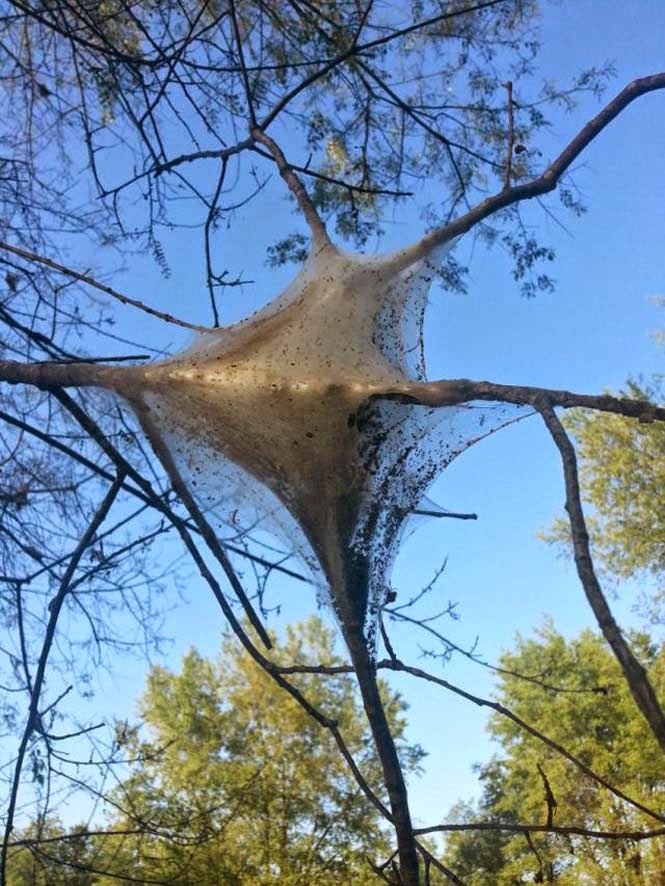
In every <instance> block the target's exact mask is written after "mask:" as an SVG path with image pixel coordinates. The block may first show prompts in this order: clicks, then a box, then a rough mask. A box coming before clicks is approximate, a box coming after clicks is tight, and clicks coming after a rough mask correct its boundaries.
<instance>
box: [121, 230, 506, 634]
mask: <svg viewBox="0 0 665 886" xmlns="http://www.w3.org/2000/svg"><path fill="white" fill-rule="evenodd" d="M448 246H449V244H447V245H446V246H444V247H440V248H439V249H438V250H437V251H435V252H434V253H432V254H431V256H430V257H429V258H428V259H426V260H421V261H419V262H417V263H416V264H414V265H412V266H411V267H408V268H406V269H402V270H399V271H395V270H394V265H395V262H394V258H395V256H384V257H376V258H370V257H364V256H359V255H349V254H343V253H341V252H339V251H337V250H336V249H333V248H329V249H324V250H322V251H320V252H319V253H318V254H312V255H311V256H310V257H309V258H308V259H307V261H306V262H305V264H304V266H303V267H302V269H301V271H300V273H299V274H298V275H297V277H296V278H295V279H294V280H293V282H292V283H291V284H290V285H289V286H288V287H287V288H286V290H285V291H284V292H283V293H282V294H281V295H280V296H279V297H278V298H277V299H276V300H275V301H273V302H272V303H270V304H269V305H268V306H267V307H265V308H263V309H262V310H261V311H259V312H257V313H256V314H254V315H253V316H251V317H249V318H248V319H246V320H243V321H242V322H240V323H237V324H234V325H232V326H229V327H226V328H220V329H213V330H210V331H209V332H205V333H203V334H202V335H200V336H199V337H198V338H197V340H196V341H195V342H194V344H193V345H192V346H191V347H189V348H188V349H187V350H185V351H183V352H182V353H179V354H176V355H175V356H174V357H172V358H170V359H168V360H164V361H161V362H158V363H154V364H152V365H149V366H142V367H131V368H130V369H128V370H127V373H128V374H125V375H124V381H123V386H122V388H123V389H122V393H123V394H124V396H125V397H127V399H129V400H130V402H131V403H132V404H133V405H134V408H135V409H136V411H137V412H138V414H139V416H140V417H141V421H142V424H143V426H144V429H145V431H146V433H147V435H148V437H149V438H150V439H151V440H152V442H153V444H155V448H156V450H157V452H158V453H160V452H161V453H162V455H163V453H164V451H165V450H166V451H168V453H169V456H170V461H171V462H172V464H171V465H170V470H171V471H173V470H175V471H177V473H178V474H179V477H180V479H181V480H182V481H183V482H184V483H185V484H186V486H187V487H188V489H189V491H190V493H191V494H192V496H193V498H194V499H195V501H196V502H197V504H198V506H199V507H200V508H201V510H202V511H203V512H204V514H205V515H206V518H207V520H208V521H209V523H210V524H211V526H212V527H213V529H214V531H215V532H216V533H217V535H218V537H219V539H220V541H221V542H223V543H229V542H231V543H233V542H237V541H239V540H241V539H243V538H247V537H250V536H252V535H253V536H254V537H255V538H256V537H260V538H268V536H271V537H273V538H277V539H278V540H279V544H280V545H281V546H282V549H283V550H284V551H285V552H288V553H290V554H293V555H295V556H297V557H298V558H299V559H300V561H301V562H302V563H304V564H306V566H307V567H308V569H309V571H310V573H311V575H312V578H313V580H314V581H315V583H316V585H317V586H318V588H319V591H320V593H321V594H322V596H323V597H324V598H325V599H326V600H329V601H330V602H331V603H332V606H333V608H334V609H335V611H336V612H337V615H338V617H339V618H340V620H341V622H342V626H343V627H346V628H348V627H349V625H354V626H355V628H356V629H357V628H358V627H359V626H360V628H361V629H362V630H363V631H364V635H365V638H366V640H367V642H368V643H369V644H370V645H373V641H374V634H375V626H376V612H377V610H378V607H379V606H380V605H381V604H382V603H383V601H384V599H385V590H386V587H387V583H388V581H389V578H390V571H391V568H392V563H393V560H394V558H395V555H396V552H397V549H398V546H399V541H400V537H401V534H402V530H403V528H404V525H405V523H406V521H407V518H408V517H409V516H410V515H411V514H412V513H413V512H414V510H417V509H418V505H419V502H421V500H422V499H423V496H424V494H425V492H426V490H427V488H428V487H429V486H430V484H431V483H432V481H433V480H434V478H435V477H436V476H437V474H438V473H440V472H441V471H442V470H443V469H444V468H445V467H446V465H448V464H449V463H450V462H451V461H452V460H453V459H454V458H455V457H456V456H457V455H459V454H460V453H461V452H462V451H463V450H465V449H466V448H468V447H469V446H471V445H472V444H473V443H474V442H476V441H477V440H479V439H481V438H482V437H484V436H487V435H488V434H489V433H492V432H493V431H495V430H497V429H498V428H499V427H501V426H502V425H504V424H506V423H508V422H510V421H512V420H513V419H514V418H515V416H516V414H517V412H518V408H517V407H512V406H508V407H506V406H503V405H501V406H485V405H478V404H476V405H473V404H470V405H467V404H465V405H457V406H442V407H439V408H432V407H429V406H425V405H422V404H421V403H419V402H418V399H417V391H416V392H415V396H414V389H413V388H412V389H411V391H410V392H409V393H408V394H406V393H405V391H404V389H405V387H406V386H407V385H408V384H412V383H414V382H416V383H417V382H425V381H426V376H425V365H424V355H423V316H424V312H425V306H426V302H427V296H428V292H429V289H430V284H431V282H432V278H433V276H434V275H435V272H436V265H437V264H438V263H439V262H440V260H441V258H442V256H443V254H444V253H445V252H446V251H447V248H448ZM428 509H429V510H431V505H430V506H429V507H428Z"/></svg>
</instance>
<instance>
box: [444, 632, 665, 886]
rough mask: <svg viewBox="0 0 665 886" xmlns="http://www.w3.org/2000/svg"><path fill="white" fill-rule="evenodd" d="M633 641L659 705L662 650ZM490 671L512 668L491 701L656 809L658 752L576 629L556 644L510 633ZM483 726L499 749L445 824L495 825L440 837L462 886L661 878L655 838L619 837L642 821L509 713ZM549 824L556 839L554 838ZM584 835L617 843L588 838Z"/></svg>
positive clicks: (664, 867) (593, 639)
mask: <svg viewBox="0 0 665 886" xmlns="http://www.w3.org/2000/svg"><path fill="white" fill-rule="evenodd" d="M632 639H633V643H634V646H635V649H636V650H638V652H639V655H640V657H641V659H642V661H644V662H645V664H646V667H647V670H648V672H649V675H650V678H651V680H652V682H653V685H654V686H655V687H656V689H657V691H658V693H659V695H660V697H661V698H662V697H663V696H664V695H665V650H663V649H659V648H657V647H656V646H655V645H654V644H653V643H651V642H650V640H649V638H648V637H647V636H646V635H644V634H639V635H635V636H633V638H632ZM501 665H502V667H503V668H505V669H506V671H507V672H511V673H506V672H505V671H504V673H503V674H502V676H501V680H500V685H499V689H498V701H499V702H500V703H501V704H502V705H504V706H505V707H506V708H508V709H509V710H510V711H511V712H513V713H514V714H516V715H517V716H518V717H519V718H521V719H522V720H524V721H526V722H527V723H528V724H529V725H530V726H532V727H534V728H535V729H537V730H539V731H540V732H542V733H544V734H545V735H546V736H548V738H550V739H552V740H553V741H554V742H556V743H557V744H559V745H560V746H562V747H564V748H566V750H567V751H569V752H570V753H572V754H573V755H575V756H576V757H577V758H579V759H580V760H581V761H582V763H583V764H584V765H586V766H587V767H589V768H590V769H592V770H593V771H594V772H596V773H599V774H600V775H601V776H603V777H604V778H605V779H607V781H608V782H610V783H611V784H612V785H613V786H614V787H616V788H618V789H620V790H621V791H623V792H624V793H625V794H627V795H628V796H630V797H631V798H633V799H634V800H636V801H638V802H641V803H643V804H645V805H646V806H648V807H649V808H651V809H662V807H663V802H664V801H665V779H664V778H663V770H662V764H661V758H660V755H659V753H658V748H657V745H656V743H655V742H654V739H653V736H652V735H651V734H650V732H649V730H648V728H646V726H645V723H644V721H643V720H642V718H641V717H640V716H639V714H638V713H637V711H636V709H635V706H634V705H633V703H632V701H631V698H630V694H629V692H628V691H627V689H626V685H625V683H624V682H623V681H622V679H621V676H620V672H619V668H618V666H617V664H616V662H615V661H614V659H613V657H612V655H611V654H610V652H609V651H608V649H607V647H606V646H605V644H604V643H603V641H602V639H601V638H600V637H599V636H597V635H596V634H594V633H592V632H591V631H588V630H587V631H584V632H583V633H582V634H580V635H579V636H578V637H576V638H573V639H571V640H566V639H565V638H564V637H563V636H562V635H561V634H559V633H558V632H557V631H556V630H555V629H554V627H553V626H552V625H551V624H549V623H547V624H546V625H545V626H544V627H543V628H542V629H541V630H540V631H539V633H538V635H537V637H536V638H534V639H530V640H524V639H522V638H518V642H517V648H516V650H515V651H514V652H510V653H506V654H505V655H504V656H503V657H502V660H501ZM519 675H528V676H529V677H530V679H524V678H523V677H520V676H519ZM489 729H490V732H491V734H492V735H493V736H494V738H495V739H496V740H497V741H498V742H499V745H500V747H501V753H500V754H499V755H498V756H496V757H495V758H494V759H492V760H491V761H490V762H489V763H488V764H486V765H484V766H482V767H481V768H480V776H481V781H482V784H483V793H482V796H481V799H480V801H479V803H478V804H477V805H476V806H475V807H472V806H469V805H468V804H464V805H460V806H459V807H457V808H456V809H454V810H453V812H452V813H451V816H450V817H451V820H455V821H459V820H464V821H466V822H473V821H476V822H480V821H482V822H491V823H494V824H496V825H499V824H502V825H504V826H505V829H504V830H494V831H492V830H489V831H485V832H477V831H474V830H468V831H462V832H458V833H454V834H451V835H450V836H449V838H448V849H449V852H450V855H449V857H448V862H449V864H450V865H451V866H452V867H453V869H454V870H455V871H456V872H457V873H458V874H459V875H460V877H461V878H462V880H463V881H464V882H465V883H468V884H469V886H480V884H486V883H489V882H491V883H496V884H497V886H504V884H505V886H509V884H514V883H517V882H526V881H528V880H533V879H534V877H535V881H536V882H556V883H560V884H561V886H564V884H565V886H573V884H579V883H589V884H597V886H601V884H607V883H623V884H627V886H637V884H651V883H660V882H662V881H663V877H665V848H664V846H663V842H662V839H661V840H647V841H644V842H641V841H632V840H630V839H629V838H626V837H625V836H623V837H622V836H621V835H622V834H626V833H631V832H640V831H649V830H652V829H654V827H655V826H656V824H657V823H656V822H654V820H653V818H651V817H650V816H648V815H646V814H645V813H644V812H642V811H640V810H639V809H636V808H635V807H634V806H631V805H630V804H629V803H626V802H623V801H622V800H621V799H620V798H618V797H617V796H616V795H615V794H612V793H610V792H609V791H607V790H606V789H605V788H604V787H602V786H601V785H599V784H598V783H595V782H594V781H593V780H592V779H590V778H588V777H586V776H585V775H584V774H582V773H581V772H580V770H579V769H578V768H577V767H576V766H575V765H573V764H572V763H571V762H570V761H568V760H566V759H565V758H564V757H563V756H562V755H561V754H559V753H557V752H556V751H555V750H554V749H552V748H551V747H548V746H545V745H544V744H543V743H542V742H541V741H539V740H538V739H536V738H534V737H533V735H529V734H527V733H525V731H524V730H523V729H521V728H520V727H519V726H518V725H517V724H516V723H515V722H514V721H512V720H510V719H509V718H507V717H505V716H502V715H501V714H498V713H495V714H493V715H492V717H491V720H490V726H489ZM517 823H522V824H523V825H524V824H526V825H528V824H531V825H540V826H544V825H548V824H549V825H551V829H552V832H550V833H539V832H538V831H536V830H531V831H529V832H528V836H527V835H526V834H525V831H526V830H528V829H527V828H521V829H518V828H514V826H515V825H516V824H517ZM511 827H513V828H514V830H511ZM557 827H560V828H561V833H555V832H553V831H554V829H555V828H557ZM568 828H578V829H580V830H581V831H582V834H576V833H574V832H573V831H567V830H566V829H568ZM515 830H516V831H517V832H514V831H515ZM545 830H547V827H546V828H545ZM585 831H586V832H588V831H601V832H606V833H607V832H609V833H616V834H617V835H619V836H618V838H617V839H611V838H607V839H599V838H598V837H593V836H589V835H584V832H585Z"/></svg>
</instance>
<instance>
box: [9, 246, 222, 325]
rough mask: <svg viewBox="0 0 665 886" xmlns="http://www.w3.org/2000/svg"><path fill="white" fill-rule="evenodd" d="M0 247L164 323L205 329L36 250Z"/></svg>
mask: <svg viewBox="0 0 665 886" xmlns="http://www.w3.org/2000/svg"><path fill="white" fill-rule="evenodd" d="M0 249H4V250H6V251H7V252H11V253H13V254H14V255H18V256H19V257H20V258H22V259H25V261H29V262H34V263H36V264H40V265H45V266H46V267H47V268H51V270H53V271H57V272H58V273H59V274H64V275H65V276H66V277H70V278H71V279H72V280H78V281H80V282H81V283H86V284H87V285H88V286H92V287H93V289H98V290H99V291H100V292H103V293H104V294H105V295H110V296H111V298H114V299H116V300H117V301H119V302H120V303H121V304H123V305H130V306H131V307H133V308H138V309H139V310H140V311H143V312H144V313H145V314H149V315H150V316H151V317H157V319H158V320H164V322H165V323H173V324H175V325H176V326H182V327H184V328H185V329H193V330H194V331H196V332H203V331H205V329H206V327H204V326H197V325H196V324H195V323H188V322H187V321H186V320H178V318H177V317H174V316H173V315H172V314H166V313H164V312H163V311H158V310H157V309H156V308H151V307H149V306H148V305H146V304H144V303H143V302H142V301H138V299H135V298H130V297H129V296H128V295H123V294H122V293H121V292H118V291H117V290H116V289H113V288H112V287H111V286H107V285H106V284H105V283H100V282H99V280H95V279H94V277H91V276H90V275H89V274H83V273H81V272H79V271H75V270H73V269H72V268H67V267H65V265H61V264H59V263H58V262H56V261H53V259H51V258H46V257H45V256H43V255H38V254H37V253H36V252H30V251H29V250H27V249H21V247H19V246H11V245H10V244H9V243H2V242H0Z"/></svg>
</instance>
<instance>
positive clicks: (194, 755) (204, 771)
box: [9, 618, 423, 886]
mask: <svg viewBox="0 0 665 886" xmlns="http://www.w3.org/2000/svg"><path fill="white" fill-rule="evenodd" d="M334 647H335V640H334V636H333V632H332V631H331V630H330V629H327V628H325V627H324V625H323V624H322V622H321V621H320V620H319V619H316V618H312V619H311V620H310V621H309V622H308V623H307V624H304V625H294V626H293V627H290V628H289V629H288V631H287V636H286V638H285V641H284V643H283V644H279V646H277V647H276V655H275V658H276V660H277V661H281V662H283V663H284V664H285V665H287V664H293V663H294V662H296V663H297V664H298V665H299V666H300V667H302V668H307V667H308V666H315V667H316V666H318V665H320V663H321V662H325V663H326V667H327V668H328V669H333V671H332V674H328V675H325V674H320V673H319V674H316V673H303V674H301V675H300V676H299V677H298V681H297V685H298V686H299V687H300V688H301V689H302V690H303V691H307V695H308V698H309V699H310V700H311V701H312V703H314V704H316V706H317V708H318V709H319V710H321V711H323V712H324V713H326V714H328V715H330V716H334V717H336V718H337V720H338V721H339V724H340V727H341V728H342V729H343V730H344V734H345V737H346V742H347V747H348V748H349V750H350V751H351V753H352V754H353V755H354V758H355V760H356V762H357V764H358V765H359V766H360V767H361V768H362V771H363V773H364V776H365V777H366V778H367V780H368V783H369V784H370V786H371V788H372V789H373V790H375V791H379V790H380V785H381V767H380V765H379V763H378V760H377V759H376V754H375V751H374V748H373V744H372V741H371V735H370V734H369V733H368V728H367V722H366V720H365V718H364V715H363V711H362V707H361V706H360V704H359V701H358V698H357V694H356V692H355V688H354V685H353V681H352V680H351V677H350V676H349V675H348V674H346V673H344V672H342V673H337V674H335V670H337V669H339V668H340V667H341V666H343V664H344V660H343V659H342V658H340V656H339V655H337V654H336V653H335V651H334ZM342 671H344V668H343V667H342ZM382 691H383V694H384V699H385V703H386V707H387V710H388V716H389V719H390V723H391V728H392V731H393V735H394V736H395V739H396V740H397V742H398V743H399V747H400V756H401V760H402V763H403V766H404V768H405V770H406V771H409V772H415V771H417V769H418V764H419V761H420V760H421V759H422V757H423V752H422V750H421V749H420V748H419V747H417V746H415V747H414V746H409V745H407V744H406V743H405V742H404V739H403V731H404V726H405V720H404V713H405V710H406V704H405V703H404V701H403V699H402V698H400V696H398V695H397V694H396V693H394V692H392V691H390V690H389V689H388V687H387V686H386V685H385V684H383V685H382ZM281 696H282V692H281V690H280V689H279V687H277V686H276V685H275V683H274V681H272V680H271V679H270V678H269V677H268V676H267V675H266V674H265V672H264V671H263V670H262V669H261V668H259V667H257V665H256V664H255V663H254V662H252V661H251V659H249V658H248V656H247V655H246V654H245V653H244V651H243V650H242V648H241V647H240V646H239V644H238V642H237V640H236V639H235V638H234V637H232V636H230V635H227V636H226V637H225V639H224V642H223V644H222V648H221V650H220V653H219V657H218V658H217V660H216V661H214V662H212V661H208V660H206V659H204V658H202V657H201V656H200V655H199V654H198V653H197V652H196V651H195V650H191V651H190V652H189V653H188V654H187V655H186V656H185V658H184V659H183V661H182V668H181V671H180V672H179V673H177V674H175V673H172V672H170V671H167V670H166V669H164V668H162V667H155V668H153V669H152V671H151V672H150V674H149V677H148V685H147V688H146V692H145V695H144V696H143V698H142V700H141V702H140V713H141V720H142V724H143V727H142V728H141V729H140V730H138V729H137V728H136V727H130V726H129V725H128V724H127V723H119V724H118V725H117V736H118V738H117V742H118V744H119V745H122V747H123V748H124V752H125V754H126V755H127V756H128V757H129V758H131V759H134V760H135V761H137V762H136V765H135V766H134V767H133V770H132V773H131V775H130V776H129V777H127V778H125V779H124V780H123V781H122V782H121V783H120V784H119V785H118V786H117V787H116V788H115V789H114V790H113V792H112V795H111V804H112V805H111V809H112V810H113V811H112V814H111V816H110V819H109V821H108V823H107V826H106V829H107V830H108V832H109V835H104V834H103V833H102V834H98V835H96V836H95V837H94V838H90V839H89V840H88V845H87V846H86V851H85V852H81V851H80V847H78V849H79V851H78V854H77V855H76V857H75V858H74V859H73V861H74V862H76V863H78V864H79V865H80V866H81V869H82V870H83V869H84V868H88V869H89V871H90V873H88V874H87V876H89V877H91V878H92V879H90V882H94V883H105V882H112V880H113V878H114V875H119V876H128V877H131V878H133V879H135V880H137V881H140V882H164V883H166V882H168V883H174V884H176V883H183V884H185V883H220V884H221V883H224V884H229V886H232V884H243V883H246V884H250V883H251V884H254V883H256V884H264V883H265V884H268V883H284V884H293V886H295V884H303V886H304V884H309V883H321V884H324V886H325V884H330V886H333V884H338V883H359V884H364V883H376V882H380V879H379V878H377V875H376V874H375V873H374V872H373V871H372V870H371V867H370V865H369V864H368V859H369V860H372V861H380V860H382V858H383V857H384V856H388V855H389V854H390V839H389V837H388V834H387V832H386V829H385V825H384V823H383V820H382V816H381V815H380V813H379V812H378V810H377V809H376V808H375V807H374V806H372V804H371V803H369V802H368V800H367V798H366V797H365V796H364V795H363V793H362V791H361V790H360V788H359V786H358V784H357V782H356V780H355V778H354V777H353V775H352V773H351V772H350V771H349V768H348V765H347V763H346V761H345V760H344V758H343V757H342V756H341V755H340V753H339V749H338V747H337V745H336V744H335V741H334V739H333V737H332V736H331V735H323V736H322V735H321V734H320V729H319V728H318V726H317V724H316V723H315V722H314V721H313V720H312V718H311V717H310V716H309V715H308V714H307V713H306V712H305V711H304V710H303V708H302V707H301V706H300V705H298V704H297V703H296V702H295V701H294V700H287V701H286V703H284V700H283V699H282V697H281ZM30 836H34V826H33V828H32V829H31V830H29V831H28V832H27V833H25V834H22V835H21V839H22V840H24V841H28V840H29V838H30ZM56 836H57V832H56V828H55V827H54V826H51V827H50V828H49V829H48V830H47V831H45V832H44V833H43V834H42V841H43V840H44V839H45V838H47V837H50V838H55V837H56ZM76 845H77V841H76V839H75V832H70V833H67V834H66V835H63V839H61V840H60V841H55V839H53V842H52V843H51V844H46V845H43V846H42V845H39V844H38V845H36V846H35V845H34V844H31V843H29V842H28V843H25V844H24V845H23V847H22V848H21V849H19V850H17V851H15V855H14V856H13V858H12V860H11V862H10V870H12V871H13V873H12V874H11V875H10V881H9V882H10V883H12V884H15V886H20V884H23V883H26V884H27V883H39V882H42V881H43V882H48V883H51V882H60V881H59V880H57V878H58V877H67V876H71V877H75V876H77V875H78V874H77V872H76V870H75V869H74V868H73V867H72V865H71V864H70V862H71V861H72V847H75V846H76ZM31 853H34V859H33V857H32V855H31ZM63 866H68V867H69V873H66V872H63V871H62V867H63ZM33 870H37V871H38V872H39V874H38V876H36V877H35V876H34V874H33ZM104 872H106V874H107V875H106V876H105V874H104ZM79 874H80V875H81V876H83V873H82V871H79ZM33 877H34V879H33ZM63 882H69V881H68V880H66V879H65V880H63ZM72 882H77V883H78V882H79V881H78V880H75V881H74V880H72ZM86 882H88V881H86Z"/></svg>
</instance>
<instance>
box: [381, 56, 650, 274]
mask: <svg viewBox="0 0 665 886" xmlns="http://www.w3.org/2000/svg"><path fill="white" fill-rule="evenodd" d="M659 89H665V72H660V73H658V74H652V75H651V76H649V77H641V78H639V79H638V80H633V81H632V82H631V83H629V84H628V85H627V86H625V87H624V88H623V89H622V90H621V92H620V93H618V95H616V96H615V97H614V98H613V99H612V101H610V102H609V103H608V104H607V105H605V107H604V108H603V109H602V110H601V111H600V113H598V114H596V116H595V117H594V118H593V119H592V120H590V121H589V122H588V123H587V124H586V126H584V128H583V129H581V130H580V131H579V132H578V134H577V135H576V136H575V137H574V138H573V139H572V141H570V142H569V143H568V145H566V147H565V148H564V149H563V151H562V152H561V153H560V154H559V156H558V157H557V158H556V159H555V160H554V161H553V162H552V163H551V164H550V165H549V166H548V167H547V169H546V170H545V171H544V172H543V173H541V175H539V176H538V177H537V178H535V179H533V180H532V181H530V182H527V183H525V184H523V185H516V186H515V187H508V188H504V189H503V190H501V191H500V192H499V193H498V194H494V196H492V197H488V198H487V199H486V200H483V201H482V202H481V203H479V204H478V205H477V206H474V207H473V208H472V209H470V210H469V211H468V212H466V213H465V214H464V215H462V216H460V217H459V218H457V219H455V220H454V221H452V222H450V223H449V224H446V225H443V226H442V227H439V228H435V229H434V230H433V231H431V232H430V233H429V234H426V235H425V236H424V237H423V238H422V239H421V240H419V241H418V242H417V243H414V244H412V245H411V246H407V247H406V248H404V249H400V250H398V251H397V252H395V253H394V254H393V256H392V259H391V261H390V267H391V268H392V269H393V270H394V271H395V272H397V271H400V270H402V269H403V268H406V267H409V266H410V265H412V264H414V263H415V262H417V261H419V260H420V259H423V258H426V257H427V256H428V255H429V254H430V253H431V252H432V251H433V250H434V249H436V247H437V246H440V245H441V244H442V243H447V242H448V241H450V240H453V239H454V238H455V237H459V236H460V235H461V234H465V233H466V232H467V231H469V230H470V229H471V228H473V227H474V226H475V225H477V224H478V223H479V222H481V221H483V220H484V219H486V218H488V217H489V216H491V215H494V214H495V213H496V212H499V211H500V210H501V209H505V208H506V207H508V206H512V205H513V204H515V203H519V202H520V201H522V200H531V199H533V198H534V197H539V196H541V195H542V194H547V193H549V192H550V191H553V190H554V189H555V188H556V186H557V184H558V183H559V180H560V179H561V176H562V175H563V174H564V172H565V171H566V170H567V169H568V168H569V167H570V165H571V164H572V163H573V162H574V161H575V160H576V159H577V157H579V155H580V154H581V153H582V151H584V149H585V148H586V147H588V145H590V144H591V142H592V141H593V140H594V139H595V138H596V136H598V135H599V134H600V133H601V132H602V131H603V129H605V127H606V126H608V125H609V124H610V123H611V122H612V120H614V118H615V117H617V116H618V115H619V114H620V113H621V112H622V111H623V110H624V109H625V108H626V107H628V105H629V104H631V102H633V101H635V99H637V98H639V97H640V96H643V95H646V94H647V93H649V92H655V91H656V90H659Z"/></svg>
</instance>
